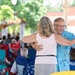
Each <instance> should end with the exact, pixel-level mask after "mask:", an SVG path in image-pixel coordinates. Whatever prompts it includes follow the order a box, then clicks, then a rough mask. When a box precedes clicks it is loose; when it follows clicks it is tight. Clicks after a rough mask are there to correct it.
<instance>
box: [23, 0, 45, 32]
mask: <svg viewBox="0 0 75 75" xmlns="http://www.w3.org/2000/svg"><path fill="white" fill-rule="evenodd" d="M23 1H24V0H23ZM23 3H24V2H23ZM24 7H25V8H24V12H23V14H24V17H25V20H26V23H27V27H30V28H31V29H32V30H33V31H35V30H36V25H37V22H38V21H39V19H40V18H41V17H42V16H43V15H44V14H45V13H46V8H45V7H44V6H43V0H29V1H28V2H27V3H24Z"/></svg>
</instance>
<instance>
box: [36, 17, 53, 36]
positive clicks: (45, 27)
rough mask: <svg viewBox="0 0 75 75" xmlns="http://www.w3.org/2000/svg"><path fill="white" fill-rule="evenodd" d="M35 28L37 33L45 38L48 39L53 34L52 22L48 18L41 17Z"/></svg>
mask: <svg viewBox="0 0 75 75" xmlns="http://www.w3.org/2000/svg"><path fill="white" fill-rule="evenodd" d="M37 28H38V32H39V33H40V34H41V35H43V36H46V37H49V36H50V35H51V34H52V33H54V29H53V26H52V22H51V20H50V19H49V18H48V17H42V18H41V19H40V21H39V24H38V27H37Z"/></svg>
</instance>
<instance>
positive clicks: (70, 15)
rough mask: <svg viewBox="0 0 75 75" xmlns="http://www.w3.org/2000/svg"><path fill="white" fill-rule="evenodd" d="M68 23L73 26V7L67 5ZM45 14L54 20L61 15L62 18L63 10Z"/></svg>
mask: <svg viewBox="0 0 75 75" xmlns="http://www.w3.org/2000/svg"><path fill="white" fill-rule="evenodd" d="M67 15H68V25H69V26H75V7H69V8H68V14H67ZM46 16H47V17H49V18H51V19H52V20H54V19H55V18H57V17H63V18H64V12H63V11H61V12H47V13H46Z"/></svg>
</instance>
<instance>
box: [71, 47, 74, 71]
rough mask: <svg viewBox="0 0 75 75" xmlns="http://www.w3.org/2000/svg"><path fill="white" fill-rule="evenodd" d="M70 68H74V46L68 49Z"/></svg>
mask: <svg viewBox="0 0 75 75" xmlns="http://www.w3.org/2000/svg"><path fill="white" fill-rule="evenodd" d="M70 70H75V48H71V51H70Z"/></svg>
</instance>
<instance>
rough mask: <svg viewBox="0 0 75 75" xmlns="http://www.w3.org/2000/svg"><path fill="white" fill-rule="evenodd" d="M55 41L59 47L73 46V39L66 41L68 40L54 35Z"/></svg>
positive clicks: (74, 40)
mask: <svg viewBox="0 0 75 75" xmlns="http://www.w3.org/2000/svg"><path fill="white" fill-rule="evenodd" d="M55 40H56V42H57V43H58V44H61V45H64V46H71V45H73V44H75V39H73V40H68V39H66V38H64V37H62V36H61V35H59V34H55Z"/></svg>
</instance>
